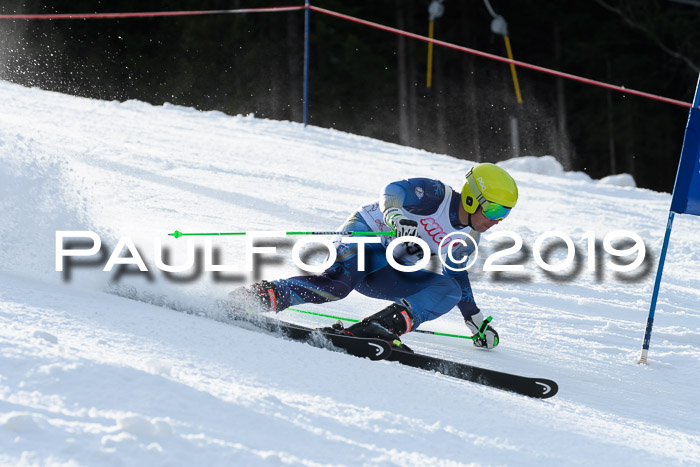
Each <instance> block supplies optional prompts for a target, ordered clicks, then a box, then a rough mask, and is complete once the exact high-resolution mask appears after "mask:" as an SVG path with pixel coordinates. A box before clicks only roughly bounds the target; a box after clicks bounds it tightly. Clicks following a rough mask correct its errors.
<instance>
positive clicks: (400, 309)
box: [345, 300, 413, 352]
mask: <svg viewBox="0 0 700 467" xmlns="http://www.w3.org/2000/svg"><path fill="white" fill-rule="evenodd" d="M402 302H403V304H402V305H399V304H398V303H392V304H391V305H389V306H388V307H386V308H384V309H383V310H381V311H379V312H377V313H375V314H373V315H372V316H368V317H367V318H365V319H363V320H362V321H360V322H359V323H356V324H353V325H352V326H350V327H349V328H347V329H345V334H348V335H350V336H355V337H374V338H378V339H382V340H385V341H387V342H389V343H391V344H392V345H393V346H395V347H400V348H401V349H403V350H407V351H409V352H412V351H411V349H410V348H408V346H407V345H405V344H404V343H403V342H401V339H399V336H401V335H403V334H406V333H407V332H409V331H410V330H411V329H413V313H412V311H411V307H410V305H409V304H408V302H407V301H405V300H402Z"/></svg>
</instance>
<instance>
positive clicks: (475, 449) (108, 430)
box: [0, 82, 700, 466]
mask: <svg viewBox="0 0 700 467" xmlns="http://www.w3.org/2000/svg"><path fill="white" fill-rule="evenodd" d="M0 99H1V101H2V102H3V105H2V106H1V107H0V122H1V123H0V157H1V158H2V164H1V165H0V193H1V194H2V197H1V198H0V234H1V235H2V239H3V241H2V242H1V243H0V464H3V465H259V464H267V463H274V464H303V465H326V464H333V465H356V464H364V465H376V464H382V465H385V464H396V465H421V466H422V465H438V464H439V465H657V464H660V463H663V464H671V465H675V464H683V465H694V464H695V465H700V422H699V421H698V420H700V413H699V409H698V400H699V395H700V311H699V310H698V305H697V304H698V303H700V279H698V278H699V277H700V251H699V250H698V248H697V246H698V241H697V234H696V232H697V231H698V228H700V220H699V219H697V218H695V217H691V216H679V217H677V220H676V222H675V226H674V231H673V236H672V239H671V247H670V250H669V254H668V258H667V263H666V269H665V273H664V281H663V283H662V288H661V295H660V298H659V304H658V309H657V314H656V322H655V329H654V334H653V337H652V347H651V352H650V365H648V366H639V365H637V364H636V363H635V361H636V357H637V356H638V354H639V347H640V345H641V339H642V335H643V331H644V325H645V321H646V315H647V312H648V306H649V299H650V296H651V289H652V285H653V280H654V273H655V271H656V263H657V261H658V254H659V249H660V244H661V240H662V238H663V233H664V228H665V225H666V217H667V213H668V207H669V205H670V196H669V195H668V194H665V193H655V192H652V191H649V190H644V189H638V188H634V186H633V181H631V180H630V178H629V177H624V176H623V177H616V178H610V179H607V180H603V181H595V180H591V179H590V178H589V177H588V176H586V175H585V174H580V173H579V174H572V173H566V172H563V171H562V170H561V168H560V166H558V165H557V164H556V162H555V161H554V160H553V159H551V158H532V159H529V158H528V159H526V158H523V159H516V160H511V161H507V162H505V163H503V164H504V166H506V167H508V168H509V170H510V171H511V173H512V174H513V176H514V177H515V178H516V180H517V182H518V185H519V187H520V193H521V198H520V202H519V204H518V207H517V208H516V209H515V210H514V211H513V214H512V215H511V216H510V217H509V218H508V219H507V220H506V221H505V222H504V223H502V224H501V225H499V226H498V227H497V228H496V229H494V230H495V231H503V230H510V231H514V232H516V233H517V234H519V235H520V236H521V237H522V238H523V241H524V245H525V247H524V249H523V250H522V252H521V253H519V254H515V255H511V256H509V257H506V258H504V261H505V262H508V263H514V262H519V263H521V264H523V265H524V266H525V271H524V272H521V273H505V274H500V275H499V274H497V273H489V272H484V271H482V268H483V265H484V260H485V258H487V257H488V256H489V254H491V253H493V252H494V251H497V250H499V249H503V248H505V247H506V246H508V245H509V244H508V243H503V242H501V241H499V240H495V241H492V242H489V241H484V242H482V248H480V257H479V260H478V261H477V263H476V264H475V266H474V267H473V268H472V269H471V273H470V275H471V277H472V285H473V287H474V290H475V294H476V299H477V302H478V303H479V305H480V306H481V308H482V310H484V312H485V313H487V314H491V315H493V316H494V325H495V327H496V328H497V329H498V331H499V334H500V336H501V340H502V343H501V345H500V346H499V347H498V349H496V350H495V351H491V352H487V351H480V350H478V349H475V348H473V347H472V346H471V345H470V344H468V343H465V341H463V340H459V339H451V338H447V337H439V336H430V335H424V334H417V335H408V336H406V338H405V341H406V342H407V343H408V344H409V345H411V346H412V347H414V348H416V349H417V350H419V351H421V352H425V353H430V354H434V355H439V356H443V357H446V358H451V359H455V360H458V361H463V362H466V363H471V364H476V365H480V366H484V367H488V368H494V369H497V370H501V371H509V372H515V373H519V374H523V375H531V376H535V375H537V376H543V377H547V378H552V379H554V380H556V381H557V382H558V383H559V385H560V392H559V394H558V395H557V396H556V397H554V398H552V399H549V400H546V401H541V400H531V399H528V398H525V397H521V396H517V395H513V394H509V393H506V392H502V391H498V390H495V389H490V388H487V387H483V386H478V385H475V384H471V383H467V382H463V381H458V380H453V379H451V378H448V377H445V376H442V375H440V374H434V373H427V372H423V371H419V370H415V369H411V368H406V367H401V366H399V365H397V364H392V363H388V362H369V361H367V360H363V359H357V358H353V357H350V356H348V355H344V354H340V353H333V352H328V351H327V350H323V349H317V348H314V347H311V346H309V345H305V344H300V343H296V342H290V341H287V340H284V339H280V338H276V337H273V336H270V335H267V334H264V333H260V332H256V331H253V330H250V329H246V328H243V327H238V326H234V325H230V324H227V323H225V322H222V321H221V319H222V317H221V314H220V312H218V311H217V309H216V306H215V303H216V300H217V299H220V298H222V297H225V295H226V293H227V292H228V291H229V290H231V289H232V288H234V287H236V286H238V285H241V284H245V283H249V282H252V281H253V280H258V279H260V278H267V279H274V278H277V277H285V276H290V275H296V274H298V273H299V271H298V270H297V269H296V268H295V267H294V265H293V263H292V261H291V247H292V245H293V241H292V240H289V239H278V240H270V242H269V243H268V244H270V245H274V246H276V247H277V251H278V254H277V255H275V256H272V255H266V256H264V257H263V260H262V261H261V262H260V263H259V264H258V267H257V268H256V270H255V271H254V272H253V273H230V272H229V273H221V274H214V273H211V272H201V271H200V272H199V273H197V272H195V273H193V272H192V271H187V272H185V273H181V274H173V275H171V276H168V275H166V274H164V273H163V272H162V271H160V270H159V269H158V268H156V267H155V263H154V250H155V248H156V245H157V243H158V241H160V242H162V244H163V246H164V247H165V248H166V249H167V250H168V251H169V252H170V253H171V255H170V256H171V258H170V260H171V261H170V263H171V264H177V263H178V261H181V260H183V259H184V258H185V257H186V245H187V243H186V240H185V239H178V240H175V239H173V238H172V237H168V236H167V235H166V234H167V233H169V232H172V231H173V230H175V229H178V230H180V231H182V232H225V231H255V230H286V231H296V230H304V231H306V230H333V229H335V228H336V227H337V226H338V225H340V224H341V223H342V222H343V220H344V219H345V218H346V217H347V216H348V215H349V214H351V213H352V212H353V211H354V209H355V208H356V207H358V206H360V205H361V204H363V203H366V202H368V201H371V200H373V199H375V198H376V196H377V193H378V191H379V190H380V188H381V187H382V186H383V185H384V184H386V183H388V182H390V181H393V180H396V179H400V178H408V177H413V176H426V177H433V178H438V179H441V180H443V181H444V182H446V183H448V184H449V185H451V186H453V187H454V188H456V189H459V188H460V187H461V181H462V177H463V175H464V173H465V171H466V170H467V169H468V168H469V167H470V166H471V165H472V163H467V162H465V161H459V160H455V159H452V158H449V157H446V156H442V155H436V154H429V153H426V152H424V151H419V150H415V149H409V148H404V147H400V146H397V145H393V144H388V143H383V142H379V141H376V140H371V139H368V138H363V137H358V136H354V135H349V134H345V133H342V132H338V131H333V130H325V129H319V128H313V127H309V128H306V129H304V128H303V127H302V126H300V125H298V124H296V123H289V122H274V121H268V120H259V119H255V118H254V117H252V116H247V117H245V116H238V117H231V116H227V115H224V114H221V113H216V112H206V113H203V112H197V111H194V110H192V109H187V108H181V107H176V106H171V105H165V106H162V107H154V106H151V105H148V104H145V103H142V102H133V101H129V102H124V103H119V102H104V101H96V100H88V99H80V98H75V97H71V96H66V95H60V94H55V93H49V92H45V91H41V90H37V89H26V88H22V87H19V86H16V85H12V84H8V83H2V82H0ZM669 157H670V158H675V157H676V155H673V154H670V155H669ZM619 229H627V230H630V231H633V232H635V233H637V234H638V235H640V236H641V237H642V239H643V240H644V242H645V243H646V247H647V250H648V253H649V254H648V255H647V256H648V257H647V259H646V261H645V263H644V264H643V265H642V266H641V267H640V268H639V269H638V270H637V271H635V273H627V274H618V273H615V272H613V271H611V270H610V268H609V267H608V266H606V265H605V262H606V261H608V260H609V258H610V257H609V256H608V255H607V254H605V253H604V252H603V250H602V245H598V247H597V251H598V262H597V263H596V264H597V270H596V271H595V272H593V271H589V270H588V265H589V263H588V256H587V251H588V250H587V248H588V244H587V241H586V240H585V239H583V236H584V234H585V233H586V232H594V235H595V238H596V239H597V240H598V241H600V242H602V239H603V238H604V237H605V235H606V234H608V233H609V232H612V231H615V230H619ZM57 230H90V231H94V232H96V233H98V234H99V236H100V238H101V239H102V241H103V242H104V243H105V244H106V245H107V247H106V254H110V253H111V248H113V247H114V246H115V245H116V243H117V240H118V239H119V238H121V237H130V238H132V239H133V240H134V242H135V244H136V246H137V247H138V249H139V252H140V253H142V254H143V257H144V259H145V261H146V264H147V266H148V268H149V273H148V274H146V273H140V272H138V269H137V268H135V267H134V266H130V267H129V268H127V269H123V270H122V273H121V274H120V273H118V272H116V271H117V268H115V271H113V272H111V273H110V272H103V271H102V268H103V266H104V264H105V262H106V257H103V258H101V259H99V260H95V261H93V262H92V264H87V265H83V266H81V267H75V268H70V279H67V278H66V276H65V275H62V273H60V272H56V271H55V232H56V231H57ZM549 230H559V231H561V232H564V233H566V234H567V235H569V236H570V237H571V238H572V239H573V240H574V242H575V245H576V248H577V251H576V261H575V264H574V266H572V267H571V268H569V269H568V270H567V271H564V272H562V273H546V272H545V271H543V270H542V269H541V268H539V267H538V266H537V265H536V264H535V261H534V259H533V247H534V243H535V240H536V239H537V238H538V236H539V235H540V234H542V233H543V232H546V231H549ZM194 242H195V243H194V244H196V245H197V246H198V247H201V246H202V245H203V244H204V239H203V238H200V239H197V240H195V241H194ZM213 245H214V246H215V248H216V249H217V251H218V253H219V254H220V255H219V261H220V262H221V263H225V264H241V263H242V252H243V246H242V245H243V242H242V241H240V240H238V239H236V238H235V237H216V238H214V240H213ZM564 254H565V251H564V250H562V249H555V250H553V251H552V252H551V258H550V259H549V261H550V263H556V262H557V261H559V260H561V259H562V258H563V257H564ZM311 257H312V258H315V260H316V261H320V260H322V259H323V258H322V256H319V254H312V255H311ZM384 305H385V303H382V302H379V301H376V300H372V299H369V298H366V297H364V296H361V295H359V294H355V293H353V294H351V296H349V297H348V298H347V299H345V300H343V301H340V302H336V303H332V304H325V305H320V306H311V305H306V306H304V307H303V309H305V310H309V311H317V312H321V313H330V314H334V315H340V316H346V317H351V318H360V317H362V316H364V315H367V314H369V313H371V312H374V311H376V310H378V309H380V308H381V307H383V306H384ZM175 310H178V311H181V312H177V311H175ZM279 316H280V318H282V319H285V320H288V321H292V322H297V323H302V324H307V325H326V324H329V320H328V319H325V318H321V317H316V316H310V315H305V314H300V313H296V312H293V311H285V312H283V313H281V314H280V315H279ZM424 328H425V329H430V330H436V331H447V332H452V333H459V334H463V333H465V332H466V329H465V327H464V325H463V323H461V317H460V315H459V313H457V312H452V313H449V314H448V315H446V316H444V317H442V318H440V319H439V320H436V321H434V322H431V323H426V324H425V325H424Z"/></svg>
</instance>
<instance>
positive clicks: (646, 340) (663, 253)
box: [639, 211, 675, 364]
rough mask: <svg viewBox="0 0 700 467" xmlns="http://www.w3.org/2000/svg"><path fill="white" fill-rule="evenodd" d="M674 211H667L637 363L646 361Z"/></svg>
mask: <svg viewBox="0 0 700 467" xmlns="http://www.w3.org/2000/svg"><path fill="white" fill-rule="evenodd" d="M674 216H675V213H674V212H673V211H669V213H668V222H667V223H666V234H665V235H664V243H663V246H662V247H661V257H660V258H659V268H658V269H657V270H656V282H654V291H653V292H652V294H651V306H650V307H649V317H648V318H647V328H646V331H644V343H643V344H642V355H641V356H640V357H639V363H643V364H646V363H647V354H648V353H649V341H651V328H652V327H653V326H654V313H655V312H656V300H657V298H658V297H659V287H660V286H661V275H662V274H663V272H664V262H665V261H666V252H667V251H668V241H669V239H670V238H671V228H672V227H673V217H674Z"/></svg>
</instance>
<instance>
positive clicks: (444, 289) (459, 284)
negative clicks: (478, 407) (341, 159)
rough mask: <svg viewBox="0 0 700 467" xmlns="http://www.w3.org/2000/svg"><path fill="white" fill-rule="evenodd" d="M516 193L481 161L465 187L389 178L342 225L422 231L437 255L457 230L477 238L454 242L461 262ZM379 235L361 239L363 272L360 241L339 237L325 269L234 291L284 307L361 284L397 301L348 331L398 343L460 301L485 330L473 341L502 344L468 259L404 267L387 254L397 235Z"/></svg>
mask: <svg viewBox="0 0 700 467" xmlns="http://www.w3.org/2000/svg"><path fill="white" fill-rule="evenodd" d="M517 200H518V188H517V185H516V183H515V181H514V180H513V178H512V177H511V176H510V175H509V174H508V172H506V171H505V170H504V169H502V168H500V167H498V166H496V165H494V164H479V165H476V166H474V167H473V168H472V169H471V170H469V172H467V174H466V181H465V183H464V186H463V187H462V192H461V194H460V193H456V192H454V191H453V190H452V189H451V188H450V187H449V186H447V185H445V184H443V183H442V182H440V181H438V180H432V179H428V178H413V179H409V180H401V181H397V182H393V183H390V184H389V185H387V186H386V187H385V188H384V189H383V191H382V192H381V194H380V198H379V200H378V201H376V202H374V203H372V204H368V205H366V206H363V207H362V208H360V210H359V211H358V212H356V213H354V214H353V215H352V216H350V218H349V219H348V220H347V221H345V223H344V224H343V225H342V226H341V227H340V230H341V231H353V232H370V231H374V232H390V231H394V232H395V236H396V237H402V236H415V237H419V238H421V239H422V240H424V241H425V242H426V243H427V244H428V245H429V247H430V251H431V254H433V255H435V254H440V253H439V252H438V247H439V244H440V241H441V240H442V239H443V238H444V236H445V235H446V234H450V233H452V232H460V233H463V234H466V235H469V236H470V237H471V238H472V239H474V243H473V244H472V243H471V242H468V241H466V242H464V244H463V245H459V246H458V247H457V248H454V249H453V252H452V258H453V259H454V260H455V261H464V260H465V259H466V257H468V255H470V254H471V253H473V250H474V245H475V244H477V243H478V242H479V238H480V235H481V233H483V232H486V231H487V230H488V229H490V228H491V227H493V226H494V225H496V224H498V223H499V222H500V221H502V220H503V219H504V218H505V217H506V216H507V215H508V214H509V213H510V211H511V209H512V208H513V207H514V206H515V203H516V202H517ZM381 237H382V243H368V244H365V245H364V246H363V247H364V249H365V258H364V260H365V265H364V270H363V271H361V270H359V269H360V268H358V247H360V246H358V245H357V244H348V243H342V242H340V241H338V242H336V243H335V245H336V250H337V253H338V254H337V258H336V261H335V263H333V265H331V267H329V268H328V269H327V270H326V271H324V272H323V273H321V274H320V275H316V276H298V277H291V278H288V279H279V280H275V281H265V280H263V281H261V282H258V283H255V284H252V285H251V286H249V287H247V288H243V287H241V288H239V289H237V290H235V291H233V292H232V293H231V301H232V303H233V304H239V305H241V304H244V305H248V306H255V307H256V308H258V309H259V310H261V311H275V312H279V311H282V310H284V309H286V308H288V307H290V306H293V305H299V304H302V303H325V302H329V301H334V300H340V299H342V298H345V297H346V296H347V295H348V294H349V293H350V292H351V291H352V290H357V291H358V292H360V293H361V294H363V295H366V296H369V297H373V298H378V299H383V300H391V301H392V302H394V303H392V304H391V305H389V306H387V307H386V308H384V309H382V310H381V311H379V312H377V313H375V314H373V315H371V316H368V317H366V318H364V319H363V320H362V321H361V322H359V323H356V324H353V325H352V326H350V327H348V328H346V329H345V330H344V332H345V333H346V334H349V335H354V336H358V337H378V338H381V339H384V340H387V341H389V342H392V343H394V345H398V346H400V345H401V341H400V339H399V336H401V335H403V334H406V333H407V332H409V331H411V330H413V329H416V328H417V327H418V326H420V325H421V324H422V323H424V322H426V321H430V320H433V319H435V318H438V317H439V316H442V315H443V314H445V313H447V312H448V311H450V310H451V309H452V308H453V307H454V306H457V307H458V308H459V310H460V311H461V312H462V315H463V317H464V321H465V323H466V325H467V327H468V328H469V329H470V331H471V332H472V333H473V334H474V335H476V334H477V333H481V334H480V335H479V336H478V337H475V339H474V340H473V342H474V345H475V346H477V347H482V348H486V349H492V348H494V347H496V346H497V345H498V342H499V340H498V333H497V332H496V330H495V329H494V328H493V327H492V326H490V325H489V324H488V321H485V320H484V315H483V314H482V313H481V311H480V310H479V308H478V307H477V305H476V303H475V301H474V295H473V293H472V289H471V285H470V283H469V276H468V274H467V271H462V270H459V271H455V270H453V269H459V266H460V265H462V266H463V263H461V262H460V263H456V262H454V261H450V260H449V258H448V259H447V260H445V261H444V262H443V268H442V274H436V273H434V272H431V271H428V270H425V269H421V270H418V271H415V272H401V271H398V270H397V269H395V268H393V267H392V266H391V265H390V264H389V262H388V261H387V258H386V247H387V245H388V244H389V242H390V241H391V240H393V239H392V238H387V237H389V236H384V235H383V236H381ZM422 257H423V250H422V249H421V248H420V247H419V246H417V245H416V244H415V243H402V244H400V245H399V247H398V248H396V249H395V250H394V259H395V260H396V261H397V262H398V263H400V264H404V265H412V264H415V263H417V262H418V261H420V259H422ZM446 266H451V267H452V268H453V269H450V268H448V267H446Z"/></svg>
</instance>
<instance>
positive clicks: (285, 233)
mask: <svg viewBox="0 0 700 467" xmlns="http://www.w3.org/2000/svg"><path fill="white" fill-rule="evenodd" d="M278 233H279V234H282V235H389V236H394V235H395V234H396V232H395V231H393V230H392V231H390V232H353V231H351V230H347V231H343V232H337V231H334V230H329V231H320V232H278ZM168 235H170V236H171V237H175V238H180V237H184V236H186V235H189V236H195V235H196V236H203V235H248V234H247V233H246V232H210V233H184V232H180V231H179V230H176V231H175V232H173V233H170V234H168Z"/></svg>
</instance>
